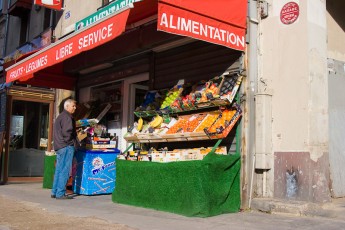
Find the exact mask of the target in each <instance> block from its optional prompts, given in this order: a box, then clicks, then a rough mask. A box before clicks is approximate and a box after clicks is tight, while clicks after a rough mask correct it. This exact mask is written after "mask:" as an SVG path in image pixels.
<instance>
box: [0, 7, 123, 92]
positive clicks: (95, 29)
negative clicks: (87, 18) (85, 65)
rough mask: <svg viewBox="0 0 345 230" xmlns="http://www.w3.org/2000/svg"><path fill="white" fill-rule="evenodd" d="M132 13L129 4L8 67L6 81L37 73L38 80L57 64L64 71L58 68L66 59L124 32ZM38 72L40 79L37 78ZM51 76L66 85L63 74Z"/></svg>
mask: <svg viewBox="0 0 345 230" xmlns="http://www.w3.org/2000/svg"><path fill="white" fill-rule="evenodd" d="M128 15H129V8H128V7H127V8H124V9H123V10H121V11H119V12H118V13H116V14H113V15H111V16H110V17H107V18H104V19H103V20H100V21H98V22H97V23H95V24H93V25H91V26H89V27H85V28H83V29H81V30H79V31H77V32H76V33H73V34H71V35H70V36H67V37H65V38H63V39H61V40H59V41H57V42H55V43H53V44H51V45H50V46H47V47H46V48H44V49H42V50H40V51H38V52H36V53H35V54H33V55H30V56H29V57H27V58H25V59H23V60H21V61H19V62H18V63H16V64H14V65H12V66H10V67H8V68H7V69H6V70H5V72H6V83H9V82H13V81H16V80H22V81H28V80H29V79H31V78H33V77H34V76H35V81H37V80H39V79H41V81H42V80H43V81H44V80H45V79H44V76H45V75H49V73H46V70H49V69H51V68H54V71H53V72H54V73H59V72H61V73H63V70H60V71H57V70H56V68H57V67H59V64H60V65H61V64H62V63H63V61H65V60H66V59H68V58H71V57H73V56H76V55H78V54H80V53H82V52H84V51H87V50H90V49H93V48H95V47H97V46H100V45H102V44H104V43H106V42H109V41H111V40H113V39H114V38H116V37H117V36H119V35H120V34H122V33H123V32H124V31H125V27H126V22H127V18H128ZM48 67H49V68H48ZM43 70H44V71H43ZM36 76H38V78H39V79H36ZM47 77H49V78H50V80H51V79H53V81H55V82H56V84H57V85H56V86H58V85H63V83H64V77H63V75H62V76H61V79H59V78H58V75H56V74H55V76H54V77H51V76H47ZM55 88H59V87H55Z"/></svg>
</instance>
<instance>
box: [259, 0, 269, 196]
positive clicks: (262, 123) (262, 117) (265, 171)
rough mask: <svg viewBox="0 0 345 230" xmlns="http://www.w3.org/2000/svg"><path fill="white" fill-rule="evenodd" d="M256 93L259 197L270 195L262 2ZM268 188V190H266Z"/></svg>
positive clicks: (261, 7) (262, 7) (265, 9)
mask: <svg viewBox="0 0 345 230" xmlns="http://www.w3.org/2000/svg"><path fill="white" fill-rule="evenodd" d="M257 9H258V10H257V19H258V22H259V23H258V25H257V39H258V42H257V51H258V53H257V58H258V65H257V70H258V73H257V92H256V95H255V170H258V171H259V172H260V174H258V175H257V178H258V180H261V181H262V184H261V189H262V191H261V193H262V194H261V195H262V197H269V196H271V195H272V188H271V186H272V168H273V154H272V152H273V150H272V89H271V88H270V87H271V86H270V84H269V81H268V80H267V79H265V76H264V75H263V73H262V66H263V60H262V57H263V52H264V51H263V50H262V48H261V37H262V31H261V20H262V19H264V18H266V17H267V16H268V3H267V2H266V1H264V0H261V1H259V2H258V8H257ZM268 188H269V189H268Z"/></svg>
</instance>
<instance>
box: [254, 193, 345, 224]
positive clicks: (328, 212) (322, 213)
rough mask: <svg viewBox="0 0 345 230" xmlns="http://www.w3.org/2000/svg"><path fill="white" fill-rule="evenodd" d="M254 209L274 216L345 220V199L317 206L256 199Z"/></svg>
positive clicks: (333, 200)
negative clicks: (290, 215) (286, 215)
mask: <svg viewBox="0 0 345 230" xmlns="http://www.w3.org/2000/svg"><path fill="white" fill-rule="evenodd" d="M251 206H252V207H251V208H252V209H254V210H258V211H261V212H266V213H272V214H281V213H285V214H292V215H296V216H313V217H326V218H335V219H340V220H345V217H344V216H345V215H344V213H345V197H343V198H337V199H332V202H331V203H325V204H316V203H308V202H303V201H294V200H279V199H269V198H255V199H253V201H252V205H251Z"/></svg>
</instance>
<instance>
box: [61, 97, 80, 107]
mask: <svg viewBox="0 0 345 230" xmlns="http://www.w3.org/2000/svg"><path fill="white" fill-rule="evenodd" d="M76 103H77V102H76V101H75V100H73V99H67V100H66V101H65V103H64V104H63V107H64V109H67V107H68V106H69V105H71V104H76Z"/></svg>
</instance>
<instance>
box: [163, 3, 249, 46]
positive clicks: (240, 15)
mask: <svg viewBox="0 0 345 230" xmlns="http://www.w3.org/2000/svg"><path fill="white" fill-rule="evenodd" d="M246 17H247V0H203V1H200V0H188V1H186V0H160V1H159V2H158V24H157V28H158V30H161V31H165V32H168V33H172V34H177V35H183V36H188V37H192V38H195V39H199V40H203V41H206V42H210V43H214V44H218V45H223V46H226V47H229V48H232V49H235V50H240V51H243V50H244V49H245V30H246Z"/></svg>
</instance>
